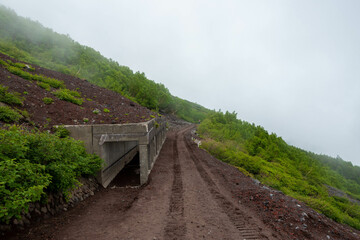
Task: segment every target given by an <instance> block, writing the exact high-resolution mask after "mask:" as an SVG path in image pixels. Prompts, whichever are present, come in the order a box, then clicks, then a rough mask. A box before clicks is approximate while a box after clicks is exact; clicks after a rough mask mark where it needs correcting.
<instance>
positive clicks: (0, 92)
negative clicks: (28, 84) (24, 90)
mask: <svg viewBox="0 0 360 240" xmlns="http://www.w3.org/2000/svg"><path fill="white" fill-rule="evenodd" d="M8 89H9V88H8V87H4V86H2V85H0V102H3V103H6V104H9V105H17V106H22V105H23V101H24V98H23V97H21V96H20V93H17V92H12V93H11V92H9V91H8Z"/></svg>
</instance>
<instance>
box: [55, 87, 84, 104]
mask: <svg viewBox="0 0 360 240" xmlns="http://www.w3.org/2000/svg"><path fill="white" fill-rule="evenodd" d="M53 93H54V95H55V96H56V97H57V98H59V99H60V100H64V101H67V102H71V103H74V104H77V105H81V104H82V103H83V99H81V98H79V97H81V95H80V93H78V92H76V91H71V90H69V89H59V90H57V91H54V92H53Z"/></svg>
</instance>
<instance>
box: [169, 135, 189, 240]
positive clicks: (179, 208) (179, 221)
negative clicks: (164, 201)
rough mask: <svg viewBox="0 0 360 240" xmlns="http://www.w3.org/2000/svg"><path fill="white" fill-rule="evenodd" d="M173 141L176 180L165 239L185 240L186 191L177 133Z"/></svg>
mask: <svg viewBox="0 0 360 240" xmlns="http://www.w3.org/2000/svg"><path fill="white" fill-rule="evenodd" d="M172 141H173V142H172V148H173V159H174V165H173V172H174V179H173V185H172V189H171V196H170V205H169V211H168V221H167V224H166V226H165V233H164V239H183V238H184V237H185V234H186V223H185V220H184V196H183V194H184V189H183V182H182V173H181V167H180V162H179V151H178V146H177V141H178V134H177V133H176V134H175V138H174V139H173V140H172Z"/></svg>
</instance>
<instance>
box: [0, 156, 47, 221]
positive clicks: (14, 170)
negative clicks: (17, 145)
mask: <svg viewBox="0 0 360 240" xmlns="http://www.w3.org/2000/svg"><path fill="white" fill-rule="evenodd" d="M0 172H1V174H0V222H5V223H8V222H9V220H10V219H11V218H12V217H17V218H19V217H20V214H21V212H22V211H27V209H28V204H29V202H35V201H38V200H40V198H41V196H42V194H43V193H44V189H45V188H46V187H47V186H48V185H49V184H50V179H51V176H50V175H49V174H47V173H45V166H42V165H40V164H33V163H30V161H29V160H27V159H10V158H8V157H7V156H4V155H2V156H1V160H0Z"/></svg>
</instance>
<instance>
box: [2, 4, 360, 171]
mask: <svg viewBox="0 0 360 240" xmlns="http://www.w3.org/2000/svg"><path fill="white" fill-rule="evenodd" d="M0 3H2V4H3V5H5V6H8V7H10V8H12V9H14V10H15V11H16V12H17V13H18V14H19V15H21V16H25V17H29V18H31V19H33V20H37V21H39V22H40V23H42V24H43V25H44V26H46V27H50V28H52V29H53V30H54V31H56V32H59V33H64V34H69V35H70V36H71V37H72V38H73V39H74V40H76V41H78V42H80V43H81V44H84V45H87V46H90V47H93V48H94V49H96V50H98V51H100V52H101V53H102V54H103V55H104V56H106V57H109V58H112V59H114V60H116V61H118V62H119V64H121V65H126V66H129V67H130V68H131V69H133V70H134V71H141V72H145V74H146V76H147V77H148V78H150V79H152V80H154V81H156V82H161V83H163V84H165V86H166V87H168V88H169V90H170V91H171V93H172V94H173V95H176V96H179V97H181V98H185V99H188V100H190V101H194V102H197V103H199V104H201V105H203V106H205V107H208V108H210V109H216V110H217V109H221V110H223V111H225V110H229V111H236V112H237V113H238V117H239V118H241V119H243V120H246V121H249V122H254V123H255V124H259V125H262V126H264V127H265V129H267V130H268V131H270V132H275V133H277V135H279V136H282V137H283V138H284V139H285V140H286V141H287V142H288V143H290V144H292V145H295V146H297V147H301V148H304V149H306V150H309V151H313V152H316V153H324V154H327V155H331V156H336V155H337V154H338V155H340V156H341V157H342V158H343V159H344V160H347V161H352V162H353V163H354V164H356V165H359V166H360V157H359V156H360V127H359V125H360V28H359V26H358V25H359V23H360V14H359V13H360V1H358V0H353V1H350V0H337V1H335V0H294V1H289V0H272V1H270V0H248V1H242V0H217V1H214V0H201V1H200V0H182V1H168V0H167V1H166V0H163V1H160V0H156V1H155V0H154V1H153V0H142V1H140V0H106V1H100V0H97V1H95V0H77V1H74V0H62V1H49V0H32V1H28V0H0Z"/></svg>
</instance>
